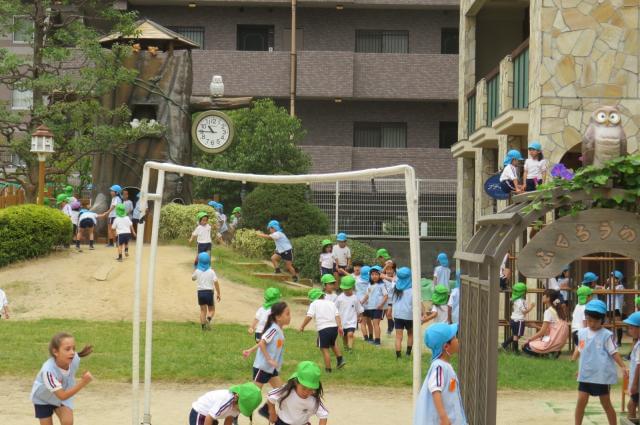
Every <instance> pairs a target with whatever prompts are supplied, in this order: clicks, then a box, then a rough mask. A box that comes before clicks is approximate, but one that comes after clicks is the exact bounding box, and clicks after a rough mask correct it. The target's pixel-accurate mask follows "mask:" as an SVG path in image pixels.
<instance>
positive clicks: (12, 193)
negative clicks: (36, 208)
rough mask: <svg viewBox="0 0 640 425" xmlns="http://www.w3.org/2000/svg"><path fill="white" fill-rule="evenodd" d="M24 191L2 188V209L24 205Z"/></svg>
mask: <svg viewBox="0 0 640 425" xmlns="http://www.w3.org/2000/svg"><path fill="white" fill-rule="evenodd" d="M24 202H25V197H24V190H22V189H19V188H16V187H14V186H6V187H4V188H1V187H0V208H5V207H10V206H12V205H20V204H24Z"/></svg>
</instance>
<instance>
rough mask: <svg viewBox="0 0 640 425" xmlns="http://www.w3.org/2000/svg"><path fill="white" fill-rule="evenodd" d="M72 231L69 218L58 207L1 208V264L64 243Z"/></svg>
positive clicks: (69, 237) (44, 252) (40, 253)
mask: <svg viewBox="0 0 640 425" xmlns="http://www.w3.org/2000/svg"><path fill="white" fill-rule="evenodd" d="M72 233H73V227H72V225H71V220H69V217H67V216H66V215H64V214H63V213H62V212H61V211H59V210H57V209H54V208H49V207H44V206H39V205H34V204H25V205H18V206H14V207H9V208H4V209H0V241H2V243H0V267H2V266H6V265H7V264H10V263H13V262H15V261H20V260H25V259H28V258H34V257H38V256H41V255H44V254H47V253H48V252H49V251H51V250H52V249H53V248H54V247H56V246H60V245H67V244H69V243H70V242H71V236H72Z"/></svg>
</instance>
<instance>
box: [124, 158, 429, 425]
mask: <svg viewBox="0 0 640 425" xmlns="http://www.w3.org/2000/svg"><path fill="white" fill-rule="evenodd" d="M153 170H156V171H157V173H158V176H157V184H156V188H155V191H153V192H152V191H150V188H149V182H150V176H151V172H152V171H153ZM165 173H176V174H180V175H181V176H183V175H185V174H186V175H191V176H197V177H207V178H212V179H220V180H232V181H239V182H243V183H266V184H309V183H314V182H325V183H326V182H339V181H346V180H370V179H374V178H377V177H387V176H393V175H402V176H403V178H404V183H405V193H406V202H407V216H408V224H409V248H410V260H411V261H410V263H411V278H412V281H413V285H412V292H413V334H414V337H416V338H418V341H420V340H421V339H420V337H419V336H420V331H421V309H422V297H421V285H420V274H421V273H420V236H419V229H418V194H417V181H416V176H415V170H414V169H413V167H411V166H409V165H395V166H391V167H383V168H375V169H367V170H358V171H345V172H339V173H327V174H305V175H260V174H242V173H231V172H224V171H214V170H206V169H203V168H195V167H186V166H182V165H176V164H169V163H160V162H154V161H149V162H146V163H145V164H144V169H143V173H142V184H141V186H140V200H139V203H140V211H141V213H142V214H144V213H146V211H147V209H148V204H149V202H153V207H154V214H153V221H152V226H151V243H150V247H149V258H148V269H147V291H146V292H147V307H146V322H145V345H144V412H143V417H142V421H141V420H140V399H139V390H140V388H139V385H140V316H141V313H140V303H141V287H142V263H143V250H144V249H145V248H144V229H145V226H139V227H138V229H139V231H138V237H137V240H136V260H135V261H136V266H135V278H134V286H133V289H134V296H133V319H132V321H133V335H132V361H131V364H132V368H131V390H132V394H131V401H132V425H139V424H140V423H142V424H143V425H150V424H151V370H152V369H151V368H152V365H151V357H152V353H153V302H154V285H155V274H156V258H157V254H158V233H159V227H160V209H161V208H162V193H163V190H164V180H165ZM421 357H422V350H421V348H420V344H418V348H417V349H415V350H413V401H414V404H415V401H416V398H417V395H418V391H419V389H420V384H421V381H422V375H421V373H422V372H421Z"/></svg>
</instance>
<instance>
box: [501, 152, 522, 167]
mask: <svg viewBox="0 0 640 425" xmlns="http://www.w3.org/2000/svg"><path fill="white" fill-rule="evenodd" d="M514 159H517V160H518V161H522V160H523V159H524V158H522V154H521V153H520V151H519V150H517V149H511V150H510V151H509V152H507V156H505V157H504V161H503V165H509V164H511V161H513V160H514Z"/></svg>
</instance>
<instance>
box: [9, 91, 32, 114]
mask: <svg viewBox="0 0 640 425" xmlns="http://www.w3.org/2000/svg"><path fill="white" fill-rule="evenodd" d="M32 106H33V92H32V91H31V90H13V91H12V92H11V109H16V110H23V111H24V110H27V109H31V107H32Z"/></svg>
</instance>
